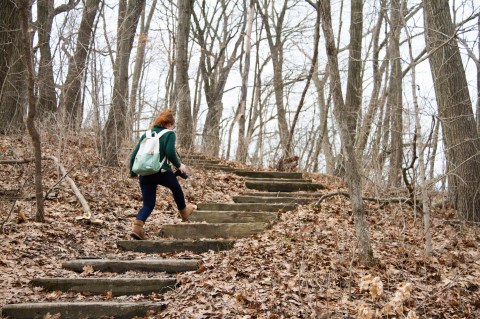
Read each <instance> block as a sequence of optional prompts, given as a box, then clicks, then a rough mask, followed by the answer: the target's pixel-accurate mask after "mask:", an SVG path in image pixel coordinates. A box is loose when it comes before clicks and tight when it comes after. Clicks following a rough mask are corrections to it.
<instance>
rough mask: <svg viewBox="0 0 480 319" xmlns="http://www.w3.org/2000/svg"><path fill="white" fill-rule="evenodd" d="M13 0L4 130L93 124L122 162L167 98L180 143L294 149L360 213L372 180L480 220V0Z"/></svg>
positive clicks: (289, 154)
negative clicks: (337, 180)
mask: <svg viewBox="0 0 480 319" xmlns="http://www.w3.org/2000/svg"><path fill="white" fill-rule="evenodd" d="M2 3H3V4H2V6H1V7H0V24H1V25H0V52H1V54H0V133H2V134H13V133H18V132H24V131H25V130H26V129H29V133H30V135H31V136H32V139H33V141H34V144H35V143H37V144H35V145H40V140H39V133H42V132H47V131H52V132H55V133H56V134H58V136H64V135H68V134H75V133H76V132H78V130H79V129H84V130H89V131H93V132H94V133H95V136H96V137H97V145H98V153H99V155H100V157H101V158H102V161H103V162H104V163H105V164H107V165H118V164H119V163H120V164H124V163H125V161H126V158H127V156H128V155H129V152H130V150H131V147H132V145H133V143H134V142H135V141H136V139H137V138H138V136H139V134H141V132H143V131H144V130H145V129H146V128H148V127H149V125H150V124H151V121H152V118H153V117H154V116H155V115H156V114H157V113H158V111H159V110H161V109H163V108H167V107H168V108H172V109H173V110H174V111H175V112H176V116H177V135H178V146H179V147H181V148H182V149H183V150H184V151H185V152H188V151H202V152H204V153H206V154H207V155H211V156H219V157H222V158H225V159H235V160H237V161H239V162H241V163H244V164H250V165H254V166H258V167H267V166H270V167H277V168H280V169H281V168H283V167H284V165H283V163H284V162H288V161H289V160H291V159H292V158H293V159H295V160H297V158H298V164H299V169H300V170H302V171H309V172H324V173H327V174H331V175H336V176H340V177H344V178H345V180H346V182H347V184H348V185H349V195H350V197H351V199H352V203H353V205H354V212H357V213H359V215H357V216H359V218H358V220H362V218H363V217H361V216H362V213H361V212H362V210H363V205H361V201H362V190H363V189H364V187H365V186H366V187H375V188H377V189H382V190H384V189H386V188H389V189H391V190H392V192H407V193H408V194H407V195H408V196H410V197H411V198H412V202H417V201H418V202H420V203H421V204H422V205H428V203H429V202H430V194H431V193H432V192H433V191H434V190H435V191H438V190H446V191H448V201H449V202H450V203H451V204H452V205H453V206H454V207H455V208H456V209H457V210H458V211H459V212H460V215H459V216H460V217H462V218H463V219H467V220H472V221H479V220H480V196H479V185H480V154H479V150H480V140H479V133H480V120H479V119H480V99H479V98H478V97H479V96H480V85H479V83H480V43H479V32H480V29H479V26H480V3H478V2H477V1H473V0H471V1H467V0H464V1H460V0H456V1H448V0H436V1H428V0H423V1H419V0H415V1H414V0H408V1H401V0H389V1H387V0H375V1H373V0H371V1H359V0H351V1H343V0H333V1H330V0H326V1H313V0H305V1H297V0H283V1H273V0H271V1H269V0H265V1H264V0H249V1H229V0H221V1H206V0H197V1H193V0H178V1H164V0H150V1H145V0H131V1H126V0H121V1H100V0H84V1H80V0H75V1H74V0H68V1H67V0H63V1H26V0H5V1H4V2H2ZM26 118H28V119H29V121H24V119H26ZM25 123H27V124H25ZM35 156H36V157H37V158H38V159H40V158H41V151H40V146H38V147H37V148H36V153H35ZM38 167H39V166H38ZM39 172H40V170H38V173H39ZM37 191H41V188H39V189H38V190H37ZM394 194H395V195H396V193H394ZM39 197H41V196H39ZM355 203H357V204H355ZM422 205H420V204H419V207H420V206H422ZM422 209H424V210H425V209H427V210H428V206H422ZM360 241H361V240H360ZM367 246H368V245H367ZM366 253H368V251H366Z"/></svg>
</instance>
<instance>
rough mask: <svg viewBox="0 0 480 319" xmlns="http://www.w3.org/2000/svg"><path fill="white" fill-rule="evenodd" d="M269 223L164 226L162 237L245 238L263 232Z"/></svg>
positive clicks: (161, 232)
mask: <svg viewBox="0 0 480 319" xmlns="http://www.w3.org/2000/svg"><path fill="white" fill-rule="evenodd" d="M267 225H268V224H267V223H181V224H171V225H163V226H162V229H161V231H160V236H162V237H173V238H178V239H187V238H193V239H200V238H243V237H249V236H252V235H255V234H258V233H260V232H262V231H263V230H264V229H265V228H266V227H267Z"/></svg>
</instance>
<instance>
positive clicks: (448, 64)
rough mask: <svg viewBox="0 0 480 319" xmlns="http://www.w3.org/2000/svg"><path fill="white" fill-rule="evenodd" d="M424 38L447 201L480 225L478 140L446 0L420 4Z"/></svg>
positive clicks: (424, 0) (479, 153)
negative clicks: (443, 156)
mask: <svg viewBox="0 0 480 319" xmlns="http://www.w3.org/2000/svg"><path fill="white" fill-rule="evenodd" d="M423 8H424V17H425V30H426V32H425V38H426V43H427V50H428V52H429V61H430V66H431V70H432V77H433V81H434V87H435V93H436V98H437V104H438V109H439V115H440V120H441V121H442V128H443V134H444V140H445V147H446V149H447V152H446V158H447V167H448V191H449V198H450V200H451V202H452V204H453V205H454V207H455V208H456V209H457V211H458V213H459V217H460V218H462V219H464V220H468V221H477V222H478V221H480V196H479V190H480V139H479V134H478V131H477V129H476V124H475V119H474V116H473V110H472V103H471V100H470V95H469V92H468V85H467V79H466V76H465V71H464V70H465V69H464V67H463V63H462V58H461V56H460V50H459V48H458V45H457V41H456V39H455V33H456V31H455V28H454V25H453V23H452V18H451V16H450V10H449V7H448V0H436V1H428V0H423Z"/></svg>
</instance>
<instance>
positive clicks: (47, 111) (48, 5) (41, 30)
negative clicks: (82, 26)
mask: <svg viewBox="0 0 480 319" xmlns="http://www.w3.org/2000/svg"><path fill="white" fill-rule="evenodd" d="M78 3H79V0H69V1H68V3H66V4H62V5H60V6H58V7H57V8H55V7H54V1H53V0H38V1H37V24H36V25H37V29H38V47H39V49H40V60H39V63H38V75H37V77H38V79H37V86H38V112H39V114H38V115H39V117H40V118H42V119H43V118H45V117H49V116H51V115H53V114H54V113H55V112H56V111H57V94H56V92H55V80H54V76H53V58H52V51H51V48H50V38H51V33H52V25H53V19H54V18H55V16H56V15H58V14H60V13H62V12H65V11H68V10H70V9H72V8H74V7H75V6H76V5H77V4H78Z"/></svg>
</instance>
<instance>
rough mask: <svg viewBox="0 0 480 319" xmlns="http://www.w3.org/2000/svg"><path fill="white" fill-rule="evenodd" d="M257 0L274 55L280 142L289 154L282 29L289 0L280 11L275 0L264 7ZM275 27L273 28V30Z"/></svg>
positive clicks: (274, 79) (274, 82)
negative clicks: (270, 12) (269, 10)
mask: <svg viewBox="0 0 480 319" xmlns="http://www.w3.org/2000/svg"><path fill="white" fill-rule="evenodd" d="M256 1H257V8H258V12H259V13H260V15H261V17H262V20H263V24H264V27H265V32H266V36H267V41H268V46H269V47H270V54H271V56H272V64H273V86H274V92H275V101H276V106H277V114H278V118H277V119H278V130H279V132H280V144H281V146H282V149H283V152H284V154H289V153H290V151H289V150H288V149H287V141H288V132H289V131H288V123H287V118H286V110H285V105H284V101H283V98H284V83H283V63H284V61H283V44H284V41H285V39H284V38H282V29H283V24H284V20H285V13H286V12H287V8H288V5H287V3H288V1H286V0H285V1H284V2H283V4H282V6H281V9H280V12H277V11H276V9H275V2H273V1H272V2H271V3H270V4H269V3H268V2H267V1H266V0H265V1H264V3H263V8H262V6H261V5H260V1H259V0H256ZM270 5H271V6H272V14H271V15H269V14H268V7H269V6H270ZM272 29H273V30H272Z"/></svg>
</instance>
